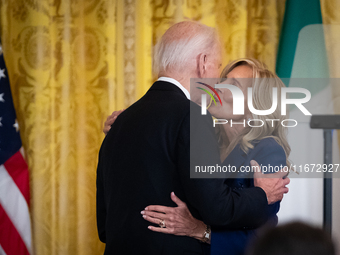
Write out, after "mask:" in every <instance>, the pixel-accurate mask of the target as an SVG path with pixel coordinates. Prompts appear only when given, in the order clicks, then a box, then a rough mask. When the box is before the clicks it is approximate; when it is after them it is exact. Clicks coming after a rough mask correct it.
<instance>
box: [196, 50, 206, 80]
mask: <svg viewBox="0 0 340 255" xmlns="http://www.w3.org/2000/svg"><path fill="white" fill-rule="evenodd" d="M206 71H207V55H206V54H204V53H202V54H200V55H198V56H197V76H198V77H199V78H204V77H205V73H206Z"/></svg>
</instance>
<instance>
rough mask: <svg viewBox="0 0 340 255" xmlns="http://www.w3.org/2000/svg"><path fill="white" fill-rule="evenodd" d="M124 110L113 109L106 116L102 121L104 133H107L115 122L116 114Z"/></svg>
mask: <svg viewBox="0 0 340 255" xmlns="http://www.w3.org/2000/svg"><path fill="white" fill-rule="evenodd" d="M124 110H125V109H123V110H120V111H114V112H113V113H112V114H111V115H110V116H108V117H107V119H106V121H105V123H104V128H103V132H104V134H105V135H107V133H108V132H109V131H110V129H111V125H112V124H113V123H114V122H115V120H116V119H117V117H118V115H119V114H121V113H122V112H123V111H124Z"/></svg>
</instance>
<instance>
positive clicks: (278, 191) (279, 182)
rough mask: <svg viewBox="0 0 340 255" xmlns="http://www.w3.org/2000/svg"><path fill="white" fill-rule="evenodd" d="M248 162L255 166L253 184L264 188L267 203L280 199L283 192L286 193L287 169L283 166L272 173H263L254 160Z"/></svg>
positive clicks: (287, 182)
mask: <svg viewBox="0 0 340 255" xmlns="http://www.w3.org/2000/svg"><path fill="white" fill-rule="evenodd" d="M250 164H251V166H252V167H255V168H256V171H255V172H254V186H255V187H260V188H261V189H263V190H264V192H265V193H266V195H267V200H268V204H273V203H275V202H277V201H281V200H282V198H283V194H285V193H288V188H287V187H286V185H288V184H289V182H290V180H289V178H288V177H287V174H288V172H287V169H286V168H283V169H281V170H280V171H279V172H277V173H273V174H263V173H262V172H261V169H260V166H259V164H258V163H257V162H256V161H255V160H252V161H250Z"/></svg>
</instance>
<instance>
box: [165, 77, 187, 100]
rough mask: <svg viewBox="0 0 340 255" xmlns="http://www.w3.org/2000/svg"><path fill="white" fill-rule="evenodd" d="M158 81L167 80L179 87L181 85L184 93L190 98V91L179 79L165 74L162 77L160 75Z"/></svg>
mask: <svg viewBox="0 0 340 255" xmlns="http://www.w3.org/2000/svg"><path fill="white" fill-rule="evenodd" d="M158 81H166V82H170V83H172V84H174V85H176V86H177V87H179V88H180V89H181V90H182V91H183V93H184V94H185V96H186V97H187V98H188V99H189V100H190V93H189V91H188V90H187V89H186V88H184V87H183V85H182V84H180V83H179V82H178V81H176V80H175V79H173V78H170V77H164V76H162V77H159V78H158Z"/></svg>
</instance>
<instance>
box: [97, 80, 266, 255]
mask: <svg viewBox="0 0 340 255" xmlns="http://www.w3.org/2000/svg"><path fill="white" fill-rule="evenodd" d="M190 104H193V103H191V102H190V101H189V100H188V99H187V98H186V97H185V95H184V93H183V92H182V91H181V90H180V89H179V88H178V87H176V86H175V85H173V84H171V83H168V82H161V81H158V82H156V83H154V84H153V86H152V87H151V88H150V89H149V91H148V92H147V93H146V94H145V95H144V96H143V97H142V98H141V99H140V100H139V101H137V102H136V103H135V104H133V105H132V106H130V107H129V108H128V109H126V110H125V111H124V112H123V113H121V115H120V116H119V117H118V118H117V119H116V121H115V123H114V124H113V125H112V128H111V130H110V131H109V133H108V134H107V136H106V137H105V139H104V141H103V144H102V147H101V149H100V153H99V162H98V169H97V224H98V233H99V238H100V240H101V241H102V242H105V243H106V248H105V254H119V255H122V254H148V255H151V254H169V255H170V254H171V255H172V254H203V250H204V245H202V243H200V242H199V241H198V240H195V239H193V238H190V237H183V236H174V235H167V234H161V233H156V232H152V231H150V230H149V229H148V228H147V227H148V225H150V223H149V222H147V221H145V220H144V219H143V218H142V215H141V214H140V212H141V211H142V210H143V209H144V208H145V207H146V206H148V205H156V204H157V205H165V206H175V204H174V203H173V202H172V201H171V199H170V193H171V192H172V191H174V192H175V193H176V195H177V196H178V197H179V198H180V199H182V200H183V201H184V202H186V203H187V205H188V207H189V209H190V211H191V212H192V214H193V216H195V217H196V218H198V219H202V220H203V221H204V222H205V223H206V224H209V225H213V226H224V227H227V228H230V229H238V228H243V227H254V228H255V227H258V226H259V225H261V224H263V223H264V222H265V221H266V220H267V218H268V216H269V210H268V206H267V199H266V195H265V193H264V191H263V190H262V189H260V188H250V189H245V190H232V189H230V188H229V187H228V186H227V185H226V184H225V183H224V180H223V179H190V171H189V168H190V161H189V158H190V135H193V134H190V124H191V125H195V126H197V128H195V129H194V130H195V131H194V132H203V133H204V134H205V137H206V138H205V139H206V141H205V144H206V146H204V147H205V148H206V150H207V152H213V153H212V154H213V155H215V156H214V157H213V158H211V154H209V153H205V152H204V151H203V152H202V155H196V156H197V158H204V157H206V155H208V154H209V155H210V159H209V160H211V162H212V163H215V164H216V163H219V162H220V160H219V151H218V146H217V142H216V138H215V134H214V130H213V126H212V119H211V115H206V116H202V118H196V120H195V121H196V122H197V123H193V122H191V123H190ZM195 107H196V108H195ZM192 109H197V112H198V113H199V112H200V108H199V107H198V106H196V105H195V106H192ZM267 211H268V213H266V212H267Z"/></svg>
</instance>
